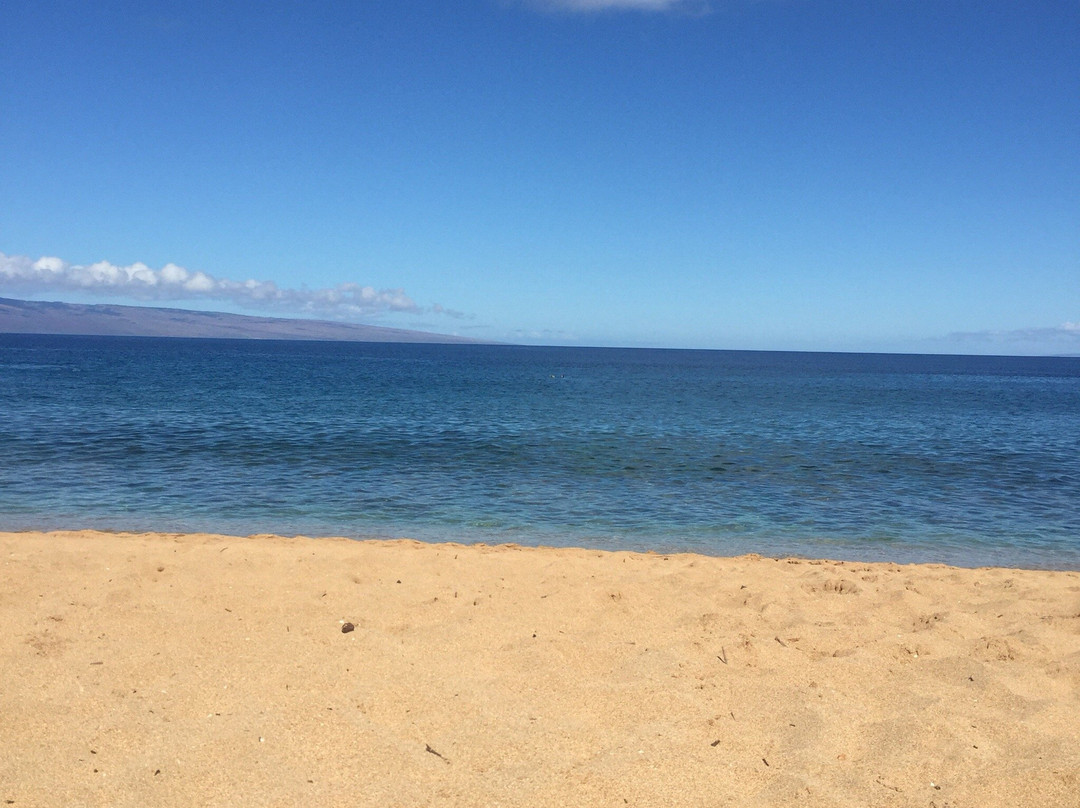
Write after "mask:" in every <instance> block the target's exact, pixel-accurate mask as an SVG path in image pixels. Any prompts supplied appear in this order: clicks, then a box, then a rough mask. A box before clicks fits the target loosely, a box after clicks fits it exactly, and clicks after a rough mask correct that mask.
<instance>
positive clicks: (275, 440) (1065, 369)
mask: <svg viewBox="0 0 1080 808" xmlns="http://www.w3.org/2000/svg"><path fill="white" fill-rule="evenodd" d="M0 460H2V462H0V529H6V530H13V529H50V528H59V527H75V526H77V527H96V528H105V529H117V530H144V529H154V530H166V531H190V530H212V531H217V532H228V533H239V534H245V535H246V534H250V533H258V532H275V533H285V534H293V533H304V534H308V535H345V536H354V537H369V536H379V537H387V536H412V537H415V538H420V539H425V540H435V541H438V540H447V539H453V540H464V541H486V542H501V541H514V542H519V543H525V544H555V545H580V546H590V547H600V548H605V549H616V548H629V549H655V550H660V551H672V550H692V551H696V552H704V553H710V554H718V555H729V554H737V553H743V552H759V553H762V554H767V555H789V554H793V555H804V556H819V557H832V558H845V559H860V560H881V559H891V560H896V561H943V562H948V563H953V564H961V565H966V566H975V565H983V564H1000V565H1009V566H1034V567H1056V568H1073V569H1077V568H1080V359H1068V358H1061V359H1049V358H1048V359H1039V358H1002V357H996V358H995V357H940V356H895V355H860V354H808V353H761V352H727V351H667V350H612V349H576V348H529V347H513V346H479V345H477V346H435V345H385V344H370V343H369V344H364V343H304V342H255V341H228V340H167V339H140V338H87V337H33V336H12V335H7V336H3V335H0Z"/></svg>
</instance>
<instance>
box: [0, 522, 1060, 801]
mask: <svg viewBox="0 0 1080 808" xmlns="http://www.w3.org/2000/svg"><path fill="white" fill-rule="evenodd" d="M0 561H2V564H0V661H2V668H0V670H2V674H3V684H2V687H0V801H2V802H0V806H3V805H13V806H16V808H25V807H28V806H98V805H100V806H163V805H170V806H196V805H198V806H244V805H251V806H278V805H280V806H293V805H311V806H337V805H340V806H354V805H357V806H366V805H371V806H398V805H400V806H426V805H432V806H489V805H490V806H494V805H503V806H548V805H557V806H592V805H596V806H616V807H617V806H627V805H629V806H660V805H678V806H699V805H700V806H728V805H730V806H780V805H785V806H786V805H800V806H860V807H862V806H927V807H930V806H934V807H935V808H945V806H950V807H952V808H961V807H963V806H970V807H971V808H990V807H992V806H1069V807H1070V808H1077V806H1080V574H1078V573H1075V572H1048V571H1023V570H1006V569H979V570H967V569H956V568H951V567H945V566H934V565H910V566H899V565H892V564H861V563H840V562H831V561H805V560H774V559H764V558H758V557H754V556H747V557H740V558H710V557H704V556H696V555H670V556H663V555H651V554H636V553H606V552H597V551H588V550H573V549H571V550H568V549H548V548H543V549H527V548H521V547H516V546H499V547H485V546H463V545H454V544H421V543H418V542H412V541H394V542H356V541H349V540H344V539H304V538H295V539H289V538H281V537H273V536H257V537H250V538H235V537H222V536H209V535H162V534H152V535H130V534H103V533H94V532H85V531H84V532H63V533H50V534H41V533H20V534H10V533H8V534H0ZM346 622H347V623H351V624H352V625H353V626H354V627H355V628H354V630H352V631H347V632H343V630H342V629H343V628H344V627H345V626H344V624H345V623H346Z"/></svg>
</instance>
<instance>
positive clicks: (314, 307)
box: [0, 253, 462, 319]
mask: <svg viewBox="0 0 1080 808" xmlns="http://www.w3.org/2000/svg"><path fill="white" fill-rule="evenodd" d="M0 290H4V291H12V292H22V293H32V294H40V293H45V292H79V293H96V294H104V295H110V296H118V297H125V298H132V299H135V300H140V301H165V300H217V301H221V302H224V303H231V304H235V305H238V306H243V307H244V308H251V309H262V310H268V311H279V312H291V313H296V314H308V315H318V316H320V317H330V318H335V319H339V318H340V319H351V318H358V317H372V316H375V315H378V314H382V313H386V312H405V313H412V314H423V313H427V312H430V313H434V314H442V315H447V316H450V317H460V316H462V315H461V314H460V313H459V312H455V311H452V310H449V309H446V308H444V307H443V306H440V305H438V304H435V305H433V306H431V307H429V308H423V307H421V306H419V305H418V304H417V303H416V302H415V301H414V300H413V299H412V298H411V297H409V296H408V295H407V294H406V293H405V291H404V290H403V289H375V288H374V287H371V286H364V285H362V284H359V283H340V284H338V285H337V286H333V287H330V288H326V289H287V288H281V287H279V286H278V285H277V284H276V283H274V282H273V281H260V280H254V279H248V280H232V279H229V278H218V277H214V276H213V275H210V274H208V273H206V272H202V271H199V270H194V271H193V270H189V269H185V268H184V267H182V266H178V265H176V264H172V263H170V264H166V265H165V266H163V267H161V269H153V268H151V267H149V266H147V265H146V264H143V263H141V262H137V263H134V264H129V265H127V266H118V265H116V264H111V263H109V262H108V261H98V262H96V263H93V264H72V263H69V262H67V261H64V260H62V259H60V258H56V257H52V256H45V257H42V258H38V259H37V260H34V259H31V258H29V257H27V256H24V255H5V254H4V253H0Z"/></svg>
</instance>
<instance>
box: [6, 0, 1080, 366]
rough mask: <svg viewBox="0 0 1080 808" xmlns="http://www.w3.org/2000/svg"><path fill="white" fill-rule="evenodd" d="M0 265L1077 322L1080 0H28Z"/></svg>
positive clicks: (241, 303) (647, 321) (229, 287)
mask: <svg viewBox="0 0 1080 808" xmlns="http://www.w3.org/2000/svg"><path fill="white" fill-rule="evenodd" d="M0 23H2V25H3V30H4V39H5V44H4V48H3V49H0V164H2V169H0V200H2V201H0V254H2V255H0V296H8V297H27V298H34V299H44V300H68V301H73V302H124V303H141V304H149V305H170V306H181V307H189V308H203V309H215V310H222V311H235V312H240V313H258V314H267V313H268V314H277V315H283V316H318V317H323V318H344V319H353V320H356V321H360V322H368V323H373V324H382V325H389V326H397V327H405V328H418V329H424V330H432V331H440V332H445V333H456V334H463V335H467V336H474V337H478V338H483V339H492V340H499V341H510V342H535V343H545V344H577V345H651V346H670V347H701V348H753V349H794V350H802V349H807V350H814V349H819V350H885V351H927V352H938V351H948V352H962V353H988V352H989V353H1080V3H1077V2H1075V0H1069V2H1064V1H1063V2H1025V3H1018V2H1015V0H1012V1H1010V2H994V1H993V0H988V1H987V2H956V1H954V0H926V1H925V2H923V1H921V0H912V1H910V2H904V1H901V0H896V1H895V2H892V1H890V0H865V2H860V3H853V2H828V0H820V1H818V0H752V1H751V0H730V2H721V0H708V2H705V1H704V0H694V1H693V2H667V1H666V0H564V1H563V2H554V0H552V2H544V0H535V2H522V1H519V0H461V2H447V3H443V2H439V3H436V2H414V0H351V1H350V2H334V1H333V0H323V1H320V2H303V3H301V2H258V3H255V2H243V0H240V1H239V2H229V3H218V2H214V3H204V2H200V1H199V0H186V1H185V2H182V3H181V2H168V3H164V2H153V1H152V0H150V1H149V2H148V1H147V0H141V1H140V2H133V1H130V2H110V0H98V1H97V2H94V3H85V2H48V0H45V2H28V1H27V0H7V2H5V3H4V5H3V9H2V10H0Z"/></svg>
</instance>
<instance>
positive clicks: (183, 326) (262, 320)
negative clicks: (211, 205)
mask: <svg viewBox="0 0 1080 808" xmlns="http://www.w3.org/2000/svg"><path fill="white" fill-rule="evenodd" d="M0 334H67V335H79V336H102V337H187V338H209V339H283V340H332V341H344V342H417V343H442V344H447V343H449V344H467V343H471V344H482V343H483V342H484V340H476V339H470V338H468V337H459V336H454V335H450V334H436V333H432V332H428V331H411V330H408V329H404V328H389V327H386V326H376V325H362V324H359V323H340V322H334V321H332V320H302V319H296V318H288V317H261V316H257V315H250V314H227V313H224V312H212V311H197V310H193V309H174V308H158V307H153V306H126V305H119V304H111V303H61V302H56V301H39V300H18V299H14V298H5V297H0Z"/></svg>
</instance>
